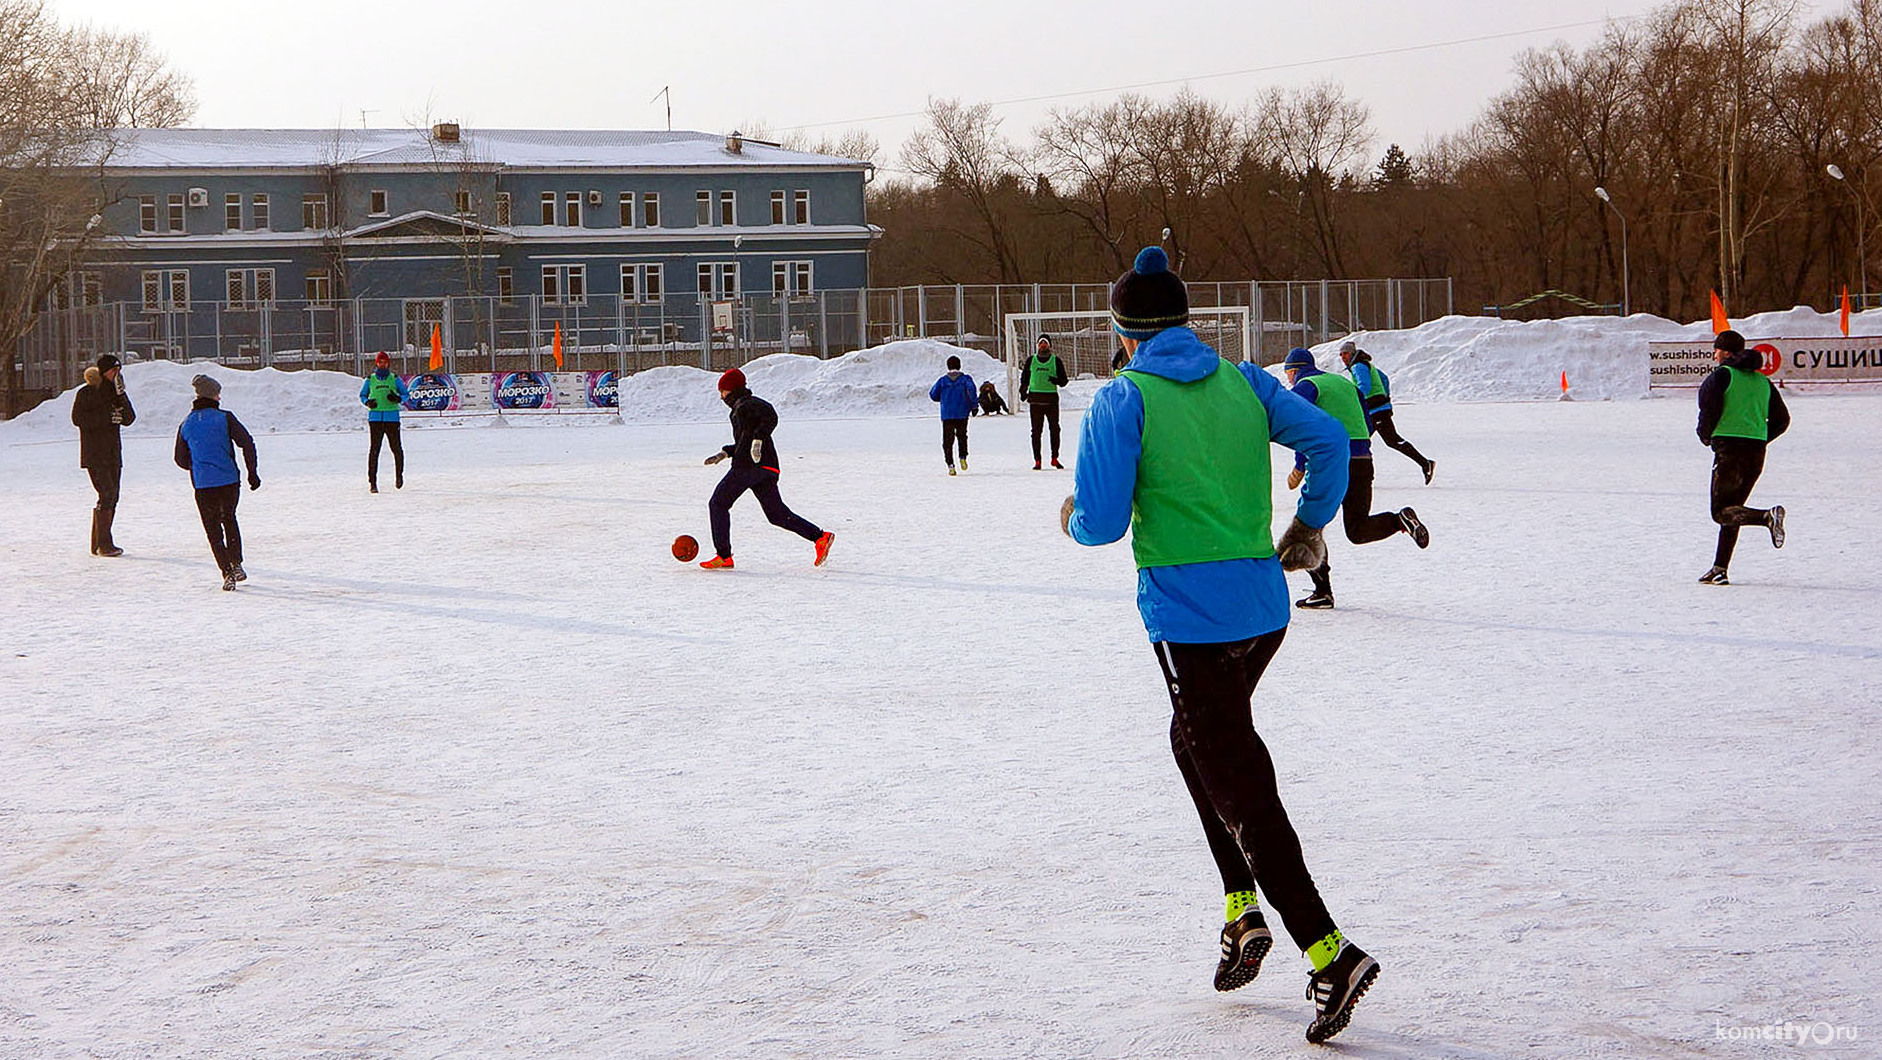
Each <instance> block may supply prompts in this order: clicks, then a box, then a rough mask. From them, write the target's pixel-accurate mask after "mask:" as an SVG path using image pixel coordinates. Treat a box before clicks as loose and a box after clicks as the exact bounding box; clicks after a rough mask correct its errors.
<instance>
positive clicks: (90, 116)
mask: <svg viewBox="0 0 1882 1060" xmlns="http://www.w3.org/2000/svg"><path fill="white" fill-rule="evenodd" d="M195 109H196V103H195V98H194V92H193V89H192V87H191V84H190V81H189V79H188V78H186V77H184V76H183V75H182V74H180V73H177V72H176V71H174V70H172V69H171V68H170V67H169V65H168V64H167V62H166V61H165V60H164V59H163V57H162V56H161V55H158V54H157V53H156V52H154V51H153V50H152V48H151V47H150V43H149V41H148V40H147V39H146V38H145V37H144V36H143V35H141V34H120V33H114V32H112V31H109V30H102V29H95V28H92V27H89V26H64V25H61V24H59V22H58V21H57V20H56V19H55V18H54V17H53V16H52V14H51V13H50V12H49V11H48V10H47V9H46V7H45V5H44V4H43V3H41V2H39V0H0V351H5V353H6V354H8V356H6V357H5V358H4V359H3V360H0V369H4V370H0V416H4V415H7V414H10V413H11V412H12V411H13V410H14V409H15V407H16V405H17V404H18V393H19V379H18V376H17V375H16V368H15V365H14V358H13V357H12V356H11V354H12V351H14V350H15V349H17V348H18V344H19V337H20V336H21V335H24V334H25V333H26V332H27V330H28V329H29V328H31V326H32V323H33V319H34V317H35V316H36V315H37V314H38V311H39V310H40V309H42V308H43V307H44V305H45V302H46V297H47V294H48V293H49V292H50V291H52V290H53V289H54V288H56V287H57V286H59V285H60V284H63V283H65V282H66V280H67V277H68V275H69V274H70V273H71V271H72V269H73V266H74V265H75V264H76V263H78V262H81V261H83V260H85V257H86V254H87V252H88V250H89V249H90V246H91V242H92V240H93V238H94V236H95V235H97V234H99V233H98V221H97V218H98V215H99V211H100V210H102V209H103V207H104V205H105V204H104V203H103V201H102V200H101V189H102V187H103V181H102V179H101V174H100V172H99V169H98V166H99V164H100V163H102V162H103V160H104V159H105V158H106V157H108V155H109V153H110V149H111V143H110V135H109V131H110V130H113V129H122V128H135V127H160V126H173V125H181V124H183V123H184V122H186V121H188V120H189V118H190V115H191V114H193V113H194V112H195Z"/></svg>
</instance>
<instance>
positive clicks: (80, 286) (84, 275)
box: [72, 272, 105, 307]
mask: <svg viewBox="0 0 1882 1060" xmlns="http://www.w3.org/2000/svg"><path fill="white" fill-rule="evenodd" d="M72 301H73V302H74V303H76V304H78V305H81V306H87V307H89V306H100V305H103V304H104V303H105V283H104V277H103V276H101V275H100V274H98V273H95V272H75V273H73V274H72Z"/></svg>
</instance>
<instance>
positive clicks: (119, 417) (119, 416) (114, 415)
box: [111, 405, 124, 427]
mask: <svg viewBox="0 0 1882 1060" xmlns="http://www.w3.org/2000/svg"><path fill="white" fill-rule="evenodd" d="M111 425H112V426H114V427H122V426H124V410H123V409H121V408H118V407H117V406H115V405H113V406H112V407H111Z"/></svg>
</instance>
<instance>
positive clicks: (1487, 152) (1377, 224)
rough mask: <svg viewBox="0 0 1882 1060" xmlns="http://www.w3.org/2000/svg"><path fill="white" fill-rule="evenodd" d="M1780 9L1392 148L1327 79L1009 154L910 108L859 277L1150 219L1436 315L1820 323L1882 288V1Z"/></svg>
mask: <svg viewBox="0 0 1882 1060" xmlns="http://www.w3.org/2000/svg"><path fill="white" fill-rule="evenodd" d="M1800 10H1801V6H1800V5H1799V4H1798V3H1796V2H1794V0H1679V2H1675V3H1672V4H1669V5H1667V6H1665V7H1662V8H1660V9H1658V10H1657V11H1655V12H1654V13H1652V14H1651V15H1649V16H1646V17H1643V18H1639V19H1634V20H1628V21H1625V22H1615V23H1613V24H1611V25H1610V26H1609V27H1608V29H1607V30H1606V32H1605V34H1604V35H1603V36H1602V37H1601V38H1600V39H1599V40H1598V41H1596V42H1595V43H1593V44H1591V45H1589V46H1588V47H1585V48H1580V49H1576V48H1571V47H1568V46H1566V45H1557V46H1554V47H1550V48H1545V49H1540V50H1535V51H1530V52H1527V53H1525V54H1524V55H1522V56H1521V57H1520V58H1519V59H1518V60H1517V63H1516V68H1515V80H1514V84H1513V85H1512V86H1511V87H1510V88H1509V89H1507V90H1506V91H1505V92H1503V93H1502V94H1501V95H1499V96H1497V97H1495V98H1494V99H1493V100H1491V101H1490V102H1489V103H1488V105H1487V106H1486V107H1485V109H1484V111H1483V112H1482V114H1481V116H1480V117H1479V118H1478V119H1477V121H1475V122H1474V123H1473V124H1472V125H1471V126H1470V127H1469V128H1467V129H1465V130H1462V131H1460V132H1458V133H1456V134H1453V135H1450V136H1447V137H1444V138H1442V139H1440V140H1437V141H1435V142H1432V143H1429V144H1426V145H1424V146H1423V147H1422V148H1421V149H1420V151H1419V153H1418V154H1417V155H1416V156H1415V157H1414V156H1410V155H1407V154H1406V153H1405V152H1404V151H1402V150H1401V149H1400V148H1399V147H1398V146H1397V145H1391V146H1390V147H1388V148H1387V149H1386V150H1385V151H1384V152H1383V154H1382V155H1374V154H1373V148H1374V137H1373V134H1372V130H1371V124H1370V116H1369V113H1368V109H1367V107H1366V106H1365V105H1364V104H1363V103H1362V102H1360V101H1358V100H1355V99H1352V98H1350V97H1348V96H1347V95H1346V94H1345V93H1344V91H1343V90H1342V89H1341V88H1340V87H1339V86H1337V85H1335V84H1332V83H1321V84H1316V85H1312V86H1310V87H1306V88H1300V89H1279V88H1275V89H1269V90H1268V91H1266V92H1264V93H1261V94H1260V95H1258V96H1257V97H1255V98H1254V99H1252V100H1249V101H1247V102H1246V103H1245V104H1244V105H1242V106H1239V107H1235V106H1229V105H1226V104H1223V103H1218V102H1215V101H1211V100H1208V99H1205V98H1202V97H1200V96H1198V95H1195V94H1193V93H1190V92H1183V93H1180V94H1178V95H1176V96H1174V97H1173V98H1169V99H1166V100H1162V101H1158V100H1152V99H1148V98H1145V97H1142V96H1136V95H1125V96H1120V97H1118V98H1117V99H1115V100H1112V101H1109V102H1102V103H1094V104H1091V105H1088V106H1083V107H1078V108H1072V109H1065V110H1058V111H1054V112H1053V113H1052V114H1051V116H1050V117H1049V119H1048V120H1046V121H1045V122H1044V123H1043V124H1041V125H1040V126H1039V127H1037V128H1036V129H1034V130H1032V135H1031V139H1030V142H1029V143H1026V144H1016V143H1014V142H1012V141H1011V140H1009V139H1007V137H1006V136H1005V135H1004V134H1003V132H1002V130H1001V123H1000V120H999V119H998V118H997V117H996V116H995V115H994V113H993V109H992V107H991V106H989V105H987V104H978V105H975V104H968V103H962V102H959V101H955V100H936V101H932V102H931V103H930V106H929V112H928V118H927V122H926V124H925V125H924V127H923V128H922V129H920V130H919V131H918V132H917V133H916V134H915V135H914V136H913V137H911V139H910V140H909V141H908V143H907V144H906V145H905V146H904V147H903V149H902V151H901V154H900V158H899V169H900V171H901V172H900V173H899V174H896V175H894V176H892V177H891V179H888V180H884V181H879V182H878V183H877V184H876V186H874V187H872V189H871V198H870V216H871V220H872V221H874V222H876V223H878V224H881V225H882V226H883V227H884V228H885V229H886V230H887V235H886V237H885V238H884V239H883V241H882V243H881V244H880V245H879V247H878V250H877V253H876V258H875V261H874V265H873V279H874V280H875V281H876V282H878V283H884V284H903V283H988V282H1035V281H1041V282H1059V281H1069V280H1089V279H1091V278H1093V277H1099V276H1110V275H1116V274H1117V273H1119V272H1121V271H1123V269H1124V268H1125V267H1126V264H1127V263H1128V261H1129V260H1130V256H1131V254H1132V253H1133V252H1134V251H1135V250H1136V249H1137V248H1138V247H1139V246H1141V245H1144V244H1146V243H1154V242H1157V241H1158V240H1159V239H1160V238H1162V233H1163V230H1165V229H1168V230H1169V236H1168V243H1167V247H1168V249H1169V250H1170V251H1171V252H1172V257H1173V259H1174V260H1175V261H1177V262H1178V263H1179V264H1180V266H1181V267H1182V270H1183V272H1184V273H1185V275H1187V276H1190V277H1192V278H1196V279H1205V280H1234V279H1247V278H1250V277H1257V278H1277V279H1278V278H1320V277H1328V278H1345V277H1364V276H1388V275H1390V276H1408V275H1431V276H1436V275H1449V276H1452V277H1455V278H1456V280H1457V282H1458V294H1459V301H1460V305H1470V304H1472V303H1473V301H1475V300H1481V303H1482V304H1506V303H1508V302H1511V301H1513V300H1516V299H1519V298H1521V297H1523V296H1526V295H1529V294H1532V293H1535V292H1539V291H1544V290H1549V289H1560V290H1564V291H1567V292H1570V293H1572V294H1576V295H1579V296H1582V297H1586V298H1592V299H1596V300H1598V301H1601V302H1604V303H1614V304H1619V303H1620V302H1622V300H1623V292H1622V289H1621V288H1622V280H1623V275H1624V274H1626V275H1628V276H1629V277H1630V280H1631V282H1630V284H1629V286H1630V287H1631V291H1630V292H1628V293H1630V294H1631V298H1630V299H1628V300H1629V301H1630V302H1631V303H1632V306H1633V308H1634V309H1635V310H1636V311H1642V310H1644V311H1648V312H1654V313H1660V314H1665V315H1669V316H1676V317H1686V318H1695V317H1699V316H1703V315H1704V312H1705V305H1706V298H1707V291H1708V290H1710V289H1714V288H1716V289H1718V290H1719V291H1720V292H1721V293H1722V294H1723V295H1724V297H1725V298H1726V300H1727V303H1728V305H1729V306H1730V307H1731V308H1732V310H1733V311H1734V312H1739V311H1741V310H1742V311H1751V310H1754V309H1766V308H1773V307H1788V306H1791V305H1794V304H1806V303H1807V304H1815V305H1818V306H1821V307H1827V306H1829V305H1830V304H1831V303H1832V302H1833V300H1834V298H1835V297H1836V294H1837V292H1838V291H1839V290H1840V288H1841V287H1842V286H1843V285H1844V284H1848V285H1849V287H1850V290H1851V291H1852V292H1861V291H1864V290H1868V291H1871V292H1872V293H1873V292H1876V291H1877V290H1878V288H1882V284H1879V283H1878V282H1877V281H1876V279H1875V277H1876V275H1877V273H1878V271H1882V269H1878V268H1877V267H1876V266H1878V265H1882V262H1877V263H1869V262H1868V261H1867V259H1868V258H1869V257H1870V255H1868V254H1867V253H1866V252H1865V250H1864V243H1865V241H1867V242H1870V243H1873V242H1875V241H1874V240H1873V239H1870V238H1869V237H1871V236H1873V234H1874V232H1875V229H1876V227H1877V223H1878V221H1879V220H1882V211H1878V210H1877V209H1876V208H1875V203H1876V200H1875V198H1874V196H1875V195H1876V194H1877V193H1878V192H1882V188H1874V187H1871V185H1870V178H1869V173H1870V171H1871V170H1873V169H1875V168H1877V167H1876V163H1877V161H1878V159H1882V0H1848V3H1847V6H1846V7H1845V8H1843V9H1842V10H1841V11H1838V12H1836V13H1834V14H1832V15H1830V16H1828V17H1825V18H1821V19H1819V20H1817V21H1814V22H1810V23H1808V24H1805V23H1804V21H1803V20H1802V18H1801V15H1800ZM1832 166H1834V167H1836V168H1835V169H1834V170H1832V169H1831V168H1830V167H1832ZM1833 173H1841V174H1842V177H1841V179H1839V178H1837V177H1836V176H1834V175H1832V174H1833ZM1878 179H1879V180H1882V174H1878ZM1597 187H1600V188H1604V189H1605V190H1606V191H1607V192H1608V194H1609V196H1610V199H1611V201H1612V208H1610V207H1609V206H1608V205H1607V204H1606V203H1604V202H1603V201H1602V200H1600V199H1599V198H1597V197H1596V194H1595V189H1596V188H1597ZM1617 211H1618V213H1619V214H1620V217H1616V216H1615V214H1616V212H1617ZM1859 217H1860V225H1859ZM1622 220H1625V222H1626V226H1627V248H1626V249H1627V254H1626V261H1625V262H1624V261H1623V254H1622V238H1621V236H1622V233H1621V222H1622ZM1865 264H1867V265H1869V266H1870V269H1869V273H1868V276H1867V277H1864V276H1861V275H1859V272H1860V271H1861V268H1862V266H1863V265H1865ZM1873 300H1874V299H1872V301H1873Z"/></svg>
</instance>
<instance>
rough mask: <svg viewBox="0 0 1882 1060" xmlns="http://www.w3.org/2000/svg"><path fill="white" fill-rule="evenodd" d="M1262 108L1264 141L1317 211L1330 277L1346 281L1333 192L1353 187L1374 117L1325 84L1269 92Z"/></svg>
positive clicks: (1323, 260)
mask: <svg viewBox="0 0 1882 1060" xmlns="http://www.w3.org/2000/svg"><path fill="white" fill-rule="evenodd" d="M1258 106H1259V112H1258V113H1259V118H1258V121H1259V123H1260V131H1261V134H1262V135H1261V139H1262V141H1263V142H1264V143H1266V144H1268V145H1269V146H1270V147H1271V149H1272V150H1273V152H1274V154H1275V156H1276V157H1277V158H1278V159H1279V160H1280V162H1281V164H1282V165H1283V166H1284V167H1285V168H1286V170H1287V172H1288V173H1289V174H1290V175H1291V176H1293V177H1294V179H1295V180H1297V181H1299V183H1300V189H1301V192H1302V194H1303V195H1304V197H1305V200H1306V205H1307V206H1308V207H1309V208H1310V209H1311V211H1312V218H1313V222H1314V233H1315V249H1316V250H1317V251H1318V253H1319V256H1320V261H1321V265H1322V266H1323V267H1324V268H1325V269H1326V270H1327V272H1328V274H1329V275H1332V276H1335V277H1339V276H1345V275H1346V274H1347V273H1346V262H1345V255H1344V251H1343V249H1342V247H1341V242H1340V233H1339V226H1338V224H1337V222H1336V218H1335V203H1334V191H1335V189H1336V188H1338V187H1339V186H1340V185H1341V184H1342V183H1344V182H1351V179H1352V175H1353V169H1354V167H1355V166H1358V165H1360V164H1362V163H1363V161H1364V159H1365V152H1366V149H1367V147H1368V146H1370V145H1371V143H1372V126H1371V122H1372V112H1371V109H1370V108H1368V107H1367V106H1366V105H1365V104H1364V103H1361V102H1359V101H1358V100H1355V99H1349V98H1347V95H1346V92H1345V90H1344V89H1342V88H1340V86H1339V85H1337V84H1334V83H1333V82H1331V81H1321V82H1318V83H1316V84H1313V85H1310V86H1308V87H1307V88H1303V89H1294V90H1291V91H1289V90H1283V89H1279V88H1275V89H1270V90H1269V91H1268V92H1267V93H1266V94H1265V95H1264V96H1262V98H1261V100H1260V103H1259V104H1258Z"/></svg>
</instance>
